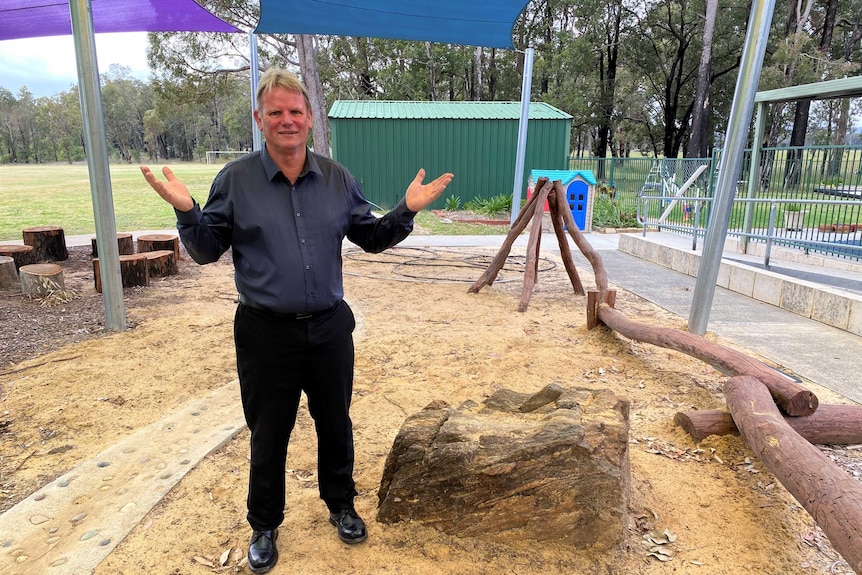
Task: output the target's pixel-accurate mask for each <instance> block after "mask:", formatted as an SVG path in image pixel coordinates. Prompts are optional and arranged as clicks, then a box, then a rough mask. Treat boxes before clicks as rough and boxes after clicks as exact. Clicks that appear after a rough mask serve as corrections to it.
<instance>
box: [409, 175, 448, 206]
mask: <svg viewBox="0 0 862 575" xmlns="http://www.w3.org/2000/svg"><path fill="white" fill-rule="evenodd" d="M454 177H455V176H454V175H453V174H448V173H447V174H443V175H442V176H440V177H439V178H437V179H436V180H434V181H432V182H428V183H427V184H423V183H422V180H424V179H425V170H424V169H420V170H419V172H418V173H417V174H416V177H415V178H413V181H412V182H410V185H409V186H408V187H407V195H406V196H405V200H406V201H407V209H408V210H410V211H411V212H418V211H420V210H423V209H425V208H427V207H428V206H430V205H431V202H433V201H434V200H436V199H437V198H439V197H440V194H442V193H443V190H445V189H446V186H448V185H449V182H451V181H452V178H454Z"/></svg>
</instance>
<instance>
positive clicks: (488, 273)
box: [467, 178, 548, 293]
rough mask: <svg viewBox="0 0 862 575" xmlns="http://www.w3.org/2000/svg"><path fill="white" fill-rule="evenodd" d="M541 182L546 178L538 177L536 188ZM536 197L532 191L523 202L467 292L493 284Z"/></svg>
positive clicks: (521, 229)
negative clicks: (496, 249) (501, 243)
mask: <svg viewBox="0 0 862 575" xmlns="http://www.w3.org/2000/svg"><path fill="white" fill-rule="evenodd" d="M542 182H544V183H545V184H547V183H548V178H539V182H538V183H537V184H536V188H538V185H539V184H541V183H542ZM543 187H544V185H543ZM537 197H538V194H535V193H534V194H533V195H532V196H530V199H528V200H527V203H526V204H524V207H523V208H521V211H520V212H519V213H518V217H517V218H515V221H514V223H512V227H511V228H510V229H509V233H508V234H506V239H505V240H503V245H502V246H500V249H499V250H498V251H497V255H495V256H494V259H493V260H491V263H490V264H489V265H488V267H487V268H486V269H485V271H484V272H483V273H482V275H481V276H479V279H477V280H476V281H475V282H473V285H471V286H470V288H469V289H468V290H467V293H478V292H479V290H480V289H482V288H483V287H485V286H486V285H491V284H493V283H494V280H495V279H497V274H498V273H500V270H501V269H503V266H504V265H505V263H506V258H507V257H509V252H510V251H511V250H512V245H513V244H514V243H515V240H517V239H518V236H519V235H520V234H521V232H522V231H524V228H526V227H527V223H528V222H529V221H530V218H531V217H532V215H533V213H534V211H535V209H536V198H537Z"/></svg>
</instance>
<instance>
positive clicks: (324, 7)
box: [255, 0, 528, 48]
mask: <svg viewBox="0 0 862 575" xmlns="http://www.w3.org/2000/svg"><path fill="white" fill-rule="evenodd" d="M527 4H528V2H525V1H524V0H435V1H433V2H429V1H428V0H260V23H259V24H258V26H257V29H256V30H255V32H257V33H266V34H283V33H290V34H331V35H335V36H367V37H376V38H398V39H401V40H422V41H427V42H441V43H444V44H462V45H467V46H485V47H489V48H513V47H514V45H513V44H512V28H513V27H514V25H515V20H517V18H518V16H519V15H520V14H521V11H522V10H523V9H524V8H525V7H526V5H527Z"/></svg>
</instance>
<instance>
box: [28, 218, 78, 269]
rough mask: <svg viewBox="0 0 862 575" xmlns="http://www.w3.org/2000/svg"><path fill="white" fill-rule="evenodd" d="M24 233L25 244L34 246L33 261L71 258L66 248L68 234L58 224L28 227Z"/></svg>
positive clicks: (57, 260) (56, 260)
mask: <svg viewBox="0 0 862 575" xmlns="http://www.w3.org/2000/svg"><path fill="white" fill-rule="evenodd" d="M22 235H23V236H24V244H25V245H28V246H33V261H35V262H44V261H55V262H59V261H63V260H66V259H68V258H69V251H68V250H67V249H66V236H65V234H64V233H63V228H61V227H58V226H37V227H35V228H26V229H25V230H24V231H23V232H22Z"/></svg>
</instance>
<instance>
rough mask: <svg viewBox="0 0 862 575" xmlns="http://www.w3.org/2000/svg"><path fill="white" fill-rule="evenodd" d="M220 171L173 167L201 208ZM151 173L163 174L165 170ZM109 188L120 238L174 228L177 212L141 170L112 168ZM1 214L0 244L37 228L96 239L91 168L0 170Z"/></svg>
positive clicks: (188, 165)
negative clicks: (55, 229) (48, 227)
mask: <svg viewBox="0 0 862 575" xmlns="http://www.w3.org/2000/svg"><path fill="white" fill-rule="evenodd" d="M220 167H221V166H219V165H206V164H192V163H183V164H171V169H172V170H173V171H174V173H175V174H176V175H177V177H178V178H180V179H182V180H183V181H184V182H185V183H186V185H187V186H188V187H189V190H190V191H191V192H192V195H193V196H194V197H195V199H197V200H198V201H200V202H202V203H203V202H205V201H206V199H207V196H208V195H209V186H210V182H211V181H212V179H213V176H215V174H216V173H217V172H218V169H219V168H220ZM151 168H153V171H156V170H157V169H158V170H161V165H159V166H151ZM111 188H112V196H113V200H114V215H115V217H116V225H117V231H118V232H126V231H135V230H160V229H171V228H174V227H175V226H176V217H175V216H174V212H173V210H172V209H171V207H170V206H169V205H168V204H166V203H165V202H164V201H163V200H162V199H161V198H160V197H159V196H158V194H156V193H155V192H154V191H153V190H152V189H151V188H150V186H149V185H147V183H146V182H145V181H144V177H143V176H142V175H141V171H140V169H139V167H138V166H137V165H128V164H112V165H111ZM0 214H2V218H0V241H2V240H20V239H21V230H23V229H24V228H28V227H33V226H60V227H62V228H63V232H64V233H65V234H66V235H79V234H95V231H96V228H95V224H94V216H93V201H92V196H91V193H90V178H89V174H88V172H87V165H86V164H74V165H69V164H49V165H44V164H43V165H0Z"/></svg>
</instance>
